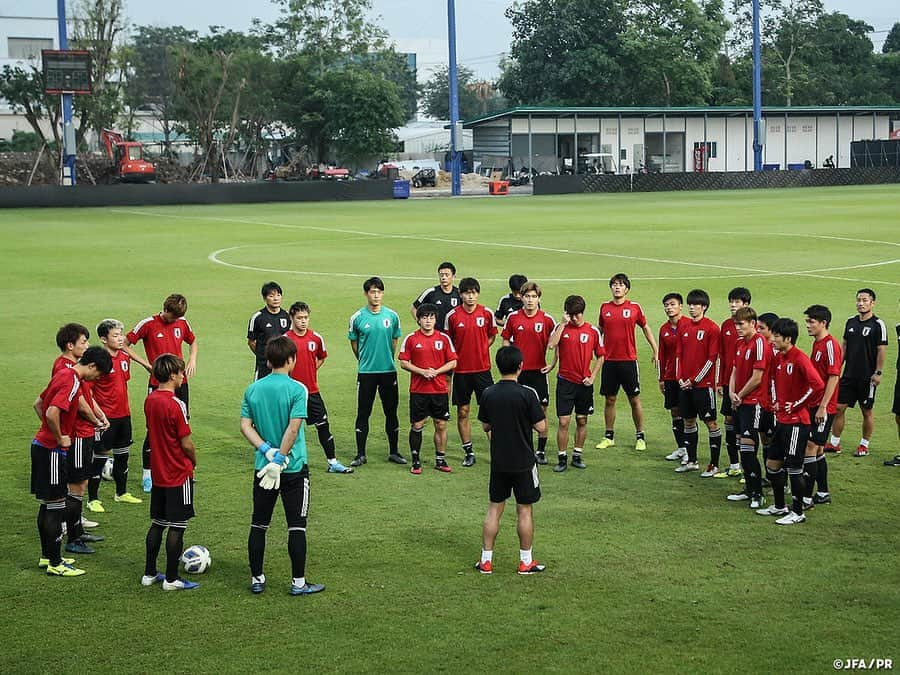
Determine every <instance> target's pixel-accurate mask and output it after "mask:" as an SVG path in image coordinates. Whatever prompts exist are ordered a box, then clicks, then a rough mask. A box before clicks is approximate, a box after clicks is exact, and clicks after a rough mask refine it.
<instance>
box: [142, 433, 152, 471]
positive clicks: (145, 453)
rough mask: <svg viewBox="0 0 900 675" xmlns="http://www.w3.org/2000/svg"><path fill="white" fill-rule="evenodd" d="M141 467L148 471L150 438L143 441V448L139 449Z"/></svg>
mask: <svg viewBox="0 0 900 675" xmlns="http://www.w3.org/2000/svg"><path fill="white" fill-rule="evenodd" d="M141 467H143V468H144V470H146V471H149V470H150V437H149V436H148V437H147V438H145V439H144V447H143V448H141Z"/></svg>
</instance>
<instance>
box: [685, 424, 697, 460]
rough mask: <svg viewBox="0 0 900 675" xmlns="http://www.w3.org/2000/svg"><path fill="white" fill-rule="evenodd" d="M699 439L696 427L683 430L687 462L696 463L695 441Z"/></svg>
mask: <svg viewBox="0 0 900 675" xmlns="http://www.w3.org/2000/svg"><path fill="white" fill-rule="evenodd" d="M699 439H700V431H699V430H698V429H697V427H696V426H694V427H685V428H684V448H685V450H687V456H688V461H689V462H696V461H697V441H698V440H699Z"/></svg>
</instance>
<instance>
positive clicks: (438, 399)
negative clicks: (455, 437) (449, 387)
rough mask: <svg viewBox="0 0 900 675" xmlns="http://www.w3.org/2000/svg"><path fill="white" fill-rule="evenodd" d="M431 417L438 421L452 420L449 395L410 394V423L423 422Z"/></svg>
mask: <svg viewBox="0 0 900 675" xmlns="http://www.w3.org/2000/svg"><path fill="white" fill-rule="evenodd" d="M429 417H430V418H432V419H436V420H449V419H450V399H449V397H448V396H447V394H414V393H410V395H409V420H410V422H421V421H423V420H427V419H428V418H429Z"/></svg>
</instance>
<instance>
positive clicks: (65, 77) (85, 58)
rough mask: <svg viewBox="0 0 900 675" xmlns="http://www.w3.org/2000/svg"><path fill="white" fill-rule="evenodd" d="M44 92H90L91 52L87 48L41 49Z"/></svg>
mask: <svg viewBox="0 0 900 675" xmlns="http://www.w3.org/2000/svg"><path fill="white" fill-rule="evenodd" d="M41 60H42V62H43V69H44V92H45V93H47V94H90V93H91V53H90V52H89V51H87V50H77V49H72V50H64V51H61V50H56V49H42V50H41Z"/></svg>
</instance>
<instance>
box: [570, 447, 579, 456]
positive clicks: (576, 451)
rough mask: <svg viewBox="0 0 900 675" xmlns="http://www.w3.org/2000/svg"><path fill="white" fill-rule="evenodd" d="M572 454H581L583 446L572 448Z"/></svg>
mask: <svg viewBox="0 0 900 675" xmlns="http://www.w3.org/2000/svg"><path fill="white" fill-rule="evenodd" d="M572 454H573V455H580V454H581V448H572Z"/></svg>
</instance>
